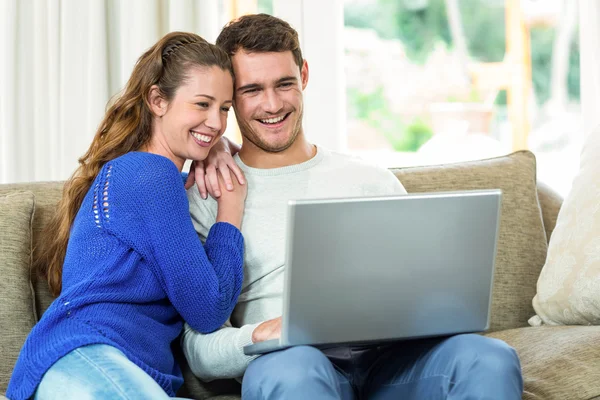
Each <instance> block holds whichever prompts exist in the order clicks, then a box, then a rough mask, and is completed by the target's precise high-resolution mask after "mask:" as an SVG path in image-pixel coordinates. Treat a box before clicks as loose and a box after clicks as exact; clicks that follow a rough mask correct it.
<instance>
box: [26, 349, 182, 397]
mask: <svg viewBox="0 0 600 400" xmlns="http://www.w3.org/2000/svg"><path fill="white" fill-rule="evenodd" d="M34 399H35V400H54V399H56V400H70V399H73V400H84V399H128V400H133V399H147V400H155V399H156V400H159V399H160V400H163V399H170V397H169V396H168V395H167V393H166V392H165V391H164V390H163V389H162V388H161V387H160V386H159V384H158V383H156V381H155V380H154V379H152V377H150V375H148V374H146V373H145V372H144V371H143V370H142V369H141V368H140V367H138V366H137V365H135V364H134V363H133V362H131V361H130V360H129V359H128V358H127V357H126V356H125V354H123V353H122V352H121V351H120V350H118V349H116V348H114V347H112V346H108V345H105V344H94V345H89V346H83V347H79V348H77V349H75V350H73V351H71V352H70V353H68V354H67V355H65V356H64V357H62V358H61V359H59V360H58V361H57V362H56V363H54V365H53V366H52V367H51V368H50V369H49V370H48V371H46V373H45V374H44V376H43V377H42V381H41V382H40V384H39V386H38V388H37V390H36V392H35V396H34Z"/></svg>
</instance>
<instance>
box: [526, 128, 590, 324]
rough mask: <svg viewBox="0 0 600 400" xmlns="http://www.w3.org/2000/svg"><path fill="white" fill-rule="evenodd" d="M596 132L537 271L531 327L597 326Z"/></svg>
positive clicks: (584, 150)
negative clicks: (540, 269)
mask: <svg viewBox="0 0 600 400" xmlns="http://www.w3.org/2000/svg"><path fill="white" fill-rule="evenodd" d="M598 154H600V130H599V131H595V132H592V133H591V134H590V136H589V137H588V139H587V140H586V142H585V143H584V146H583V151H582V153H581V163H580V170H579V173H578V174H577V176H576V177H575V179H574V181H573V186H572V188H571V191H570V193H569V195H568V196H567V198H566V199H565V201H564V204H563V206H562V208H561V210H560V212H559V214H558V219H557V221H556V228H555V229H554V233H553V235H552V238H551V239H550V245H549V248H548V258H547V260H546V264H545V265H544V268H543V270H542V272H541V274H540V277H539V281H538V284H537V294H536V296H535V298H534V299H533V306H534V308H535V311H536V313H537V316H536V317H535V318H532V320H531V323H532V325H538V324H540V323H542V322H543V323H545V324H549V325H558V324H564V325H588V324H593V325H600V180H599V179H598V177H599V176H600V158H599V157H598Z"/></svg>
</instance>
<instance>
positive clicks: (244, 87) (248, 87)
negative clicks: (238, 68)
mask: <svg viewBox="0 0 600 400" xmlns="http://www.w3.org/2000/svg"><path fill="white" fill-rule="evenodd" d="M261 87H262V86H261V85H259V84H258V83H249V84H248V85H244V86H240V87H239V88H237V89H236V91H242V90H248V89H260V88H261Z"/></svg>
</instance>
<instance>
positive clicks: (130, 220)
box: [94, 153, 244, 333]
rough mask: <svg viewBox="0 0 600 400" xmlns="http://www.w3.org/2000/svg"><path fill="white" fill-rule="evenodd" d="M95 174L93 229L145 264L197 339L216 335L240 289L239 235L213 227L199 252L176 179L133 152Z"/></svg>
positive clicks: (163, 161)
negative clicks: (123, 243)
mask: <svg viewBox="0 0 600 400" xmlns="http://www.w3.org/2000/svg"><path fill="white" fill-rule="evenodd" d="M101 173H102V174H103V175H102V179H100V180H98V185H97V187H96V188H95V202H94V204H95V205H96V204H97V209H95V210H94V212H95V213H97V218H96V223H97V224H98V225H99V227H101V228H104V229H107V230H108V231H109V232H111V233H112V234H114V235H115V236H117V237H119V238H120V239H121V240H124V241H126V242H127V243H128V244H129V245H130V247H131V248H132V249H134V250H135V251H137V252H139V253H140V254H141V255H142V256H143V257H144V258H146V259H147V260H148V261H149V264H150V265H151V266H152V267H153V268H154V269H155V275H156V276H157V279H159V280H160V283H161V286H162V287H163V288H164V291H165V293H166V295H167V297H168V298H169V300H170V301H171V303H172V304H173V306H174V307H175V308H176V309H177V311H178V312H179V313H180V314H181V316H182V317H183V318H184V319H185V320H186V321H187V322H188V324H189V325H190V326H192V327H193V328H194V329H196V330H198V331H199V332H204V333H207V332H212V331H214V330H216V329H218V328H219V327H220V326H221V325H223V323H225V321H226V320H227V319H228V318H229V315H230V314H231V312H232V311H233V308H234V306H235V304H236V302H237V298H238V296H239V293H240V290H241V285H242V279H243V272H242V265H243V251H244V250H243V238H242V234H241V233H240V231H239V230H238V229H237V228H236V227H235V226H233V225H231V224H227V223H217V224H214V225H213V226H212V227H211V229H210V231H209V234H208V237H207V240H206V244H205V246H202V243H201V242H200V240H199V239H198V236H197V234H196V232H195V230H194V227H193V225H192V220H191V217H190V214H189V205H188V201H187V197H186V192H185V189H184V187H183V184H182V179H181V175H180V174H179V171H178V170H177V168H176V167H175V165H174V164H173V163H172V162H171V161H170V160H168V159H167V158H164V157H161V156H157V155H152V154H147V153H137V155H136V156H131V157H121V158H120V159H118V160H116V161H114V162H111V163H109V164H107V165H106V166H105V167H104V168H103V170H102V172H101ZM95 207H96V206H95Z"/></svg>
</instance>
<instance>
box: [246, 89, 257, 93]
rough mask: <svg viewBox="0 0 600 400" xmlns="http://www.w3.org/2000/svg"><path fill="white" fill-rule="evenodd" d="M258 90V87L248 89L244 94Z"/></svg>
mask: <svg viewBox="0 0 600 400" xmlns="http://www.w3.org/2000/svg"><path fill="white" fill-rule="evenodd" d="M256 92H258V89H248V90H245V91H244V94H246V93H256Z"/></svg>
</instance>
